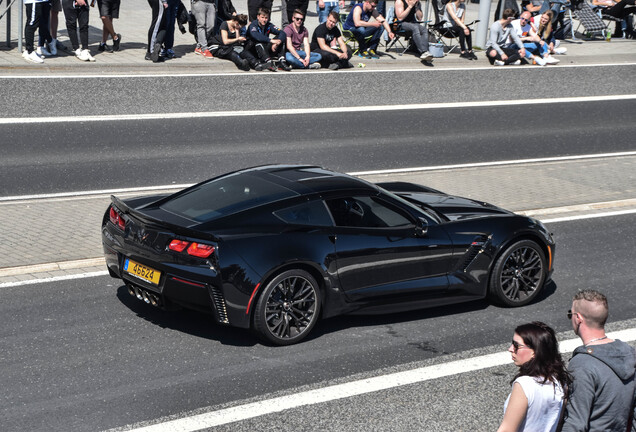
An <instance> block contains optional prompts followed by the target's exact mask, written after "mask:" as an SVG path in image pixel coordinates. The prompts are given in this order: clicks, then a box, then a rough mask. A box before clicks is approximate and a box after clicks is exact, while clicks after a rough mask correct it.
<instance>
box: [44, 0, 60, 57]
mask: <svg viewBox="0 0 636 432" xmlns="http://www.w3.org/2000/svg"><path fill="white" fill-rule="evenodd" d="M60 12H62V0H51V14H50V16H49V33H50V34H51V43H50V44H49V52H50V53H51V55H53V56H55V55H57V49H58V48H60V49H62V50H65V49H66V48H65V47H64V45H62V44H61V43H60V42H59V41H58V40H57V26H58V24H59V22H60V19H59V16H58V15H59V14H60ZM41 42H43V41H41ZM40 45H42V44H40Z"/></svg>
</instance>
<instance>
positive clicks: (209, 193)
mask: <svg viewBox="0 0 636 432" xmlns="http://www.w3.org/2000/svg"><path fill="white" fill-rule="evenodd" d="M297 195H298V194H297V193H296V192H294V191H292V190H290V189H287V188H285V187H283V186H280V185H277V184H274V183H271V182H269V181H267V180H265V179H263V178H262V177H260V176H258V177H257V176H254V175H252V174H249V173H237V174H231V175H228V176H224V177H221V178H219V179H216V180H212V181H210V182H207V183H204V184H202V185H199V186H197V187H195V188H193V189H190V190H189V191H187V192H185V193H182V194H180V195H177V196H175V197H174V198H172V199H170V200H168V201H166V202H164V203H163V204H162V205H161V206H160V207H161V209H162V210H165V211H169V212H171V213H174V214H176V215H179V216H183V217H186V218H188V219H191V220H194V221H197V222H201V223H203V222H209V221H211V220H214V219H218V218H221V217H224V216H228V215H231V214H234V213H238V212H240V211H243V210H248V209H250V208H253V207H257V206H259V205H262V204H266V203H270V202H274V201H278V200H281V199H285V198H291V197H294V196H297Z"/></svg>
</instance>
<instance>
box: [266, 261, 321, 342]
mask: <svg viewBox="0 0 636 432" xmlns="http://www.w3.org/2000/svg"><path fill="white" fill-rule="evenodd" d="M319 312H320V289H319V288H318V283H317V282H316V280H315V279H314V278H313V277H312V276H311V275H310V274H309V273H307V272H306V271H304V270H300V269H295V270H288V271H286V272H283V273H281V274H279V275H278V276H276V277H275V278H274V279H272V280H271V281H270V282H269V283H268V284H267V285H266V286H265V289H264V290H263V292H262V294H261V296H260V297H259V300H258V302H257V303H256V309H255V311H254V330H256V332H257V334H258V335H259V336H260V337H261V338H262V339H263V340H265V341H266V342H270V343H272V344H276V345H291V344H294V343H296V342H299V341H300V340H302V339H303V338H305V336H307V335H308V334H309V332H310V331H311V329H312V328H313V327H314V325H315V324H316V321H317V320H318V314H319Z"/></svg>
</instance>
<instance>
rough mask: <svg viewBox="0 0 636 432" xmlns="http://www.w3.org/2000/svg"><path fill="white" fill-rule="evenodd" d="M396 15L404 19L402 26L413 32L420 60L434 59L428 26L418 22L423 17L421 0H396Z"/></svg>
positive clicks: (401, 19)
mask: <svg viewBox="0 0 636 432" xmlns="http://www.w3.org/2000/svg"><path fill="white" fill-rule="evenodd" d="M395 17H396V18H397V19H398V20H400V21H402V23H401V25H402V28H403V29H404V30H406V31H407V32H408V33H410V34H411V40H412V41H413V44H414V45H415V48H416V49H417V54H418V55H419V56H420V60H423V61H427V62H430V61H433V55H432V54H431V53H430V52H428V30H427V27H426V26H425V25H421V24H420V23H419V22H418V21H422V17H423V14H422V5H421V4H420V0H395Z"/></svg>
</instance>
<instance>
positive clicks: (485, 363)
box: [128, 328, 636, 432]
mask: <svg viewBox="0 0 636 432" xmlns="http://www.w3.org/2000/svg"><path fill="white" fill-rule="evenodd" d="M608 336H609V337H611V338H613V339H620V340H622V341H623V342H631V341H634V340H636V328H631V329H626V330H621V331H617V332H610V333H608ZM579 345H581V340H580V339H568V340H565V341H561V342H559V351H560V352H561V353H569V352H572V351H573V350H574V349H575V348H576V347H577V346H579ZM511 362H512V360H511V358H510V353H508V352H498V353H494V354H487V355H483V356H478V357H473V358H467V359H463V360H456V361H452V362H448V363H441V364H437V365H433V366H426V367H422V368H418V369H413V370H408V371H403V372H396V373H392V374H387V375H380V376H376V377H372V378H366V379H362V380H358V381H352V382H349V383H345V384H338V385H333V386H328V387H323V388H319V389H315V390H309V391H304V392H300V393H295V394H290V395H287V396H281V397H276V398H272V399H266V400H262V401H258V402H253V403H249V404H245V405H239V406H235V407H231V408H225V409H221V410H217V411H211V412H207V413H204V414H198V415H193V416H188V417H183V418H180V419H175V420H167V421H164V422H161V423H158V424H151V425H147V424H146V423H142V424H140V425H139V426H138V427H135V425H131V426H132V427H133V429H128V430H129V431H131V432H191V431H198V430H201V429H206V428H211V427H214V426H220V425H224V424H228V423H233V422H237V421H241V420H247V419H251V418H254V417H259V416H263V415H267V414H272V413H276V412H281V411H285V410H289V409H292V408H298V407H301V406H306V405H315V404H319V403H323V402H330V401H334V400H338V399H344V398H348V397H352V396H358V395H362V394H366V393H372V392H376V391H380V390H386V389H390V388H395V387H401V386H405V385H411V384H416V383H420V382H424V381H430V380H434V379H438V378H444V377H448V376H453V375H458V374H461V373H466V372H473V371H477V370H482V369H487V368H491V367H496V366H502V365H505V364H508V363H511Z"/></svg>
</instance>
